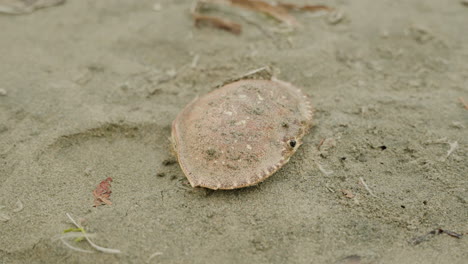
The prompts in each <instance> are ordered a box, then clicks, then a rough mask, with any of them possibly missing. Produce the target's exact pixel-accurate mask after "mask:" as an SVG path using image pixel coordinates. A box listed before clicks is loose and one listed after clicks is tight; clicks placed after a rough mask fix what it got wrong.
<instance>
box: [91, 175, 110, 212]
mask: <svg viewBox="0 0 468 264" xmlns="http://www.w3.org/2000/svg"><path fill="white" fill-rule="evenodd" d="M111 182H112V178H111V177H108V178H107V179H105V180H103V181H102V182H101V183H99V185H98V186H97V187H96V189H95V190H94V191H93V196H94V207H98V206H99V205H102V204H107V205H112V202H111V201H110V200H109V198H110V195H111V193H112V191H111V190H110V187H111V184H110V183H111Z"/></svg>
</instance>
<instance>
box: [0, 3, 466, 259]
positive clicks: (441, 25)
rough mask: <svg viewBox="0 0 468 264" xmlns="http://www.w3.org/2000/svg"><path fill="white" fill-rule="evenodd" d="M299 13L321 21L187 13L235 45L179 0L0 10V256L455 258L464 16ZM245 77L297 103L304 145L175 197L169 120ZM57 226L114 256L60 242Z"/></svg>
mask: <svg viewBox="0 0 468 264" xmlns="http://www.w3.org/2000/svg"><path fill="white" fill-rule="evenodd" d="M288 2H289V3H296V4H298V5H300V4H306V3H307V4H311V1H300V0H297V1H293V0H289V1H288ZM0 4H1V2H0ZM312 4H326V5H328V6H330V7H333V8H335V10H334V11H333V12H326V11H320V12H301V11H292V12H291V14H292V15H293V16H294V17H295V18H296V19H297V21H298V22H299V24H300V26H298V27H297V28H296V29H291V28H290V27H286V26H284V25H282V24H281V23H280V22H278V21H276V20H274V19H272V18H271V17H268V16H266V15H264V14H260V13H257V12H253V11H249V10H244V9H240V8H235V7H227V6H213V7H211V8H210V9H208V10H206V12H207V14H213V15H218V16H221V17H225V18H229V19H230V20H232V21H235V22H237V23H239V24H240V25H241V26H242V32H241V33H240V34H238V35H236V34H233V33H231V32H227V31H224V30H220V29H217V28H213V27H210V26H201V27H195V26H194V23H193V19H192V17H191V15H190V8H191V6H192V2H191V1H185V0H151V1H147V0H141V1H124V0H117V1H110V0H100V1H94V0H80V1H78V0H68V1H66V2H65V3H63V4H61V5H57V6H51V7H48V8H43V9H38V10H35V11H33V12H31V13H29V14H23V15H8V14H0V58H1V63H0V80H1V82H0V237H1V239H0V263H340V264H357V263H362V264H365V263H399V264H403V263H460V264H461V263H467V260H468V250H467V249H468V237H467V235H468V109H465V108H464V106H463V103H462V101H463V100H464V101H465V102H468V26H467V25H468V4H466V1H458V0H454V1H440V0H424V1H423V0H419V1H418V0H414V1H403V0H398V1H394V0H393V1H391V0H383V1H372V0H356V1H345V0H335V1H324V2H313V3H312ZM263 66H269V67H271V68H272V69H273V71H274V74H275V76H277V77H278V78H279V79H281V80H285V81H287V82H290V83H293V84H294V85H296V86H298V87H301V88H302V90H303V92H304V93H305V94H307V95H308V96H309V97H310V100H311V102H312V104H313V107H314V120H313V128H312V129H311V131H310V133H309V134H307V135H306V136H305V138H304V144H303V145H302V146H301V147H300V148H299V150H298V151H297V153H296V154H295V155H294V156H293V157H292V158H291V160H290V162H289V163H288V164H286V165H285V166H284V167H283V168H282V169H280V170H279V171H278V172H277V173H275V174H274V175H272V176H271V177H270V178H268V179H267V180H266V181H264V182H262V183H260V184H258V185H256V186H253V187H248V188H242V189H238V190H231V191H213V190H208V189H203V188H192V187H190V185H189V184H188V182H187V179H186V178H185V176H184V174H183V172H182V170H181V169H180V167H179V166H178V164H177V161H176V158H175V156H174V154H173V152H172V151H171V142H170V140H169V138H170V135H171V123H172V121H173V120H174V118H175V117H176V116H177V114H178V113H179V111H181V110H182V109H183V108H184V106H185V105H186V104H187V103H189V102H190V101H192V100H193V98H195V97H197V96H201V95H203V94H206V93H208V92H210V91H212V90H213V89H215V87H216V86H217V85H218V84H220V83H223V82H224V81H226V80H229V79H231V78H235V77H237V76H241V75H242V74H244V73H246V72H248V71H250V70H254V69H257V68H259V67H263ZM107 177H111V178H112V179H113V181H112V183H111V189H112V194H111V195H110V200H111V201H112V205H102V206H98V207H93V204H94V202H93V201H94V197H93V190H95V189H96V186H98V185H99V183H100V182H101V181H103V180H105V179H106V178H107ZM67 213H68V214H70V216H72V217H73V219H75V220H76V221H77V222H78V223H79V224H80V225H82V226H83V228H84V229H85V230H86V232H87V233H89V234H94V236H93V237H92V241H93V242H95V243H96V244H97V245H99V246H102V247H106V248H111V249H118V250H119V251H120V252H121V253H120V254H110V253H103V252H99V251H97V250H95V249H93V248H92V247H91V246H90V245H89V243H87V242H86V241H85V240H84V241H81V242H75V241H74V240H73V239H69V238H67V239H66V241H68V243H69V244H70V245H72V246H74V247H76V248H80V249H83V250H86V251H90V252H91V253H86V252H78V251H76V250H73V249H71V248H69V247H67V246H66V245H65V244H64V243H63V242H62V240H61V239H60V237H61V236H63V235H64V230H67V229H70V228H74V227H75V226H74V225H73V223H72V222H71V221H70V219H69V218H68V217H67ZM431 231H433V232H432V233H430V232H431ZM68 234H69V233H68ZM457 235H461V236H460V237H457ZM62 239H64V238H62Z"/></svg>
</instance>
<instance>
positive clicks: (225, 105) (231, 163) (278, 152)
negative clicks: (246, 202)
mask: <svg viewBox="0 0 468 264" xmlns="http://www.w3.org/2000/svg"><path fill="white" fill-rule="evenodd" d="M311 124H312V107H311V105H310V103H309V101H308V99H307V97H306V96H305V95H304V94H303V93H302V92H301V90H300V89H298V88H296V87H294V86H293V85H291V84H289V83H286V82H283V81H280V80H276V79H274V80H240V81H235V82H232V83H229V84H226V85H224V86H222V87H221V88H219V89H216V90H214V91H212V92H210V93H208V94H206V95H204V96H202V97H200V98H196V99H195V100H194V101H192V102H191V103H189V104H188V105H187V106H186V107H185V108H184V109H183V110H182V111H181V112H180V113H179V115H178V116H177V118H176V119H175V120H174V122H173V124H172V141H173V144H174V149H175V152H176V153H177V158H178V161H179V164H180V167H181V168H182V171H183V172H184V174H185V176H186V177H187V178H188V180H189V182H190V184H191V185H192V187H197V186H199V187H205V188H209V189H236V188H242V187H247V186H251V185H255V184H257V183H259V182H261V181H263V180H265V179H266V178H268V177H269V176H270V175H272V174H273V173H275V172H276V171H277V170H278V169H279V168H281V167H282V166H283V165H284V164H286V163H287V162H288V161H289V158H290V157H291V156H292V155H293V154H294V153H295V152H296V150H297V148H298V147H299V146H300V145H301V144H302V138H303V136H304V135H305V134H306V133H307V132H308V130H309V128H310V126H311Z"/></svg>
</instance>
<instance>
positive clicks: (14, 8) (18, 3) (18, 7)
mask: <svg viewBox="0 0 468 264" xmlns="http://www.w3.org/2000/svg"><path fill="white" fill-rule="evenodd" d="M63 3H65V0H0V13H5V14H10V15H23V14H29V13H32V12H34V11H36V10H37V9H41V8H46V7H51V6H57V5H61V4H63Z"/></svg>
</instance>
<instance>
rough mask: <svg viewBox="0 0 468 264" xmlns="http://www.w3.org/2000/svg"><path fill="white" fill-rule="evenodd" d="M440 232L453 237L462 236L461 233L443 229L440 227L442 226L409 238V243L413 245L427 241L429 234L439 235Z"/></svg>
mask: <svg viewBox="0 0 468 264" xmlns="http://www.w3.org/2000/svg"><path fill="white" fill-rule="evenodd" d="M440 234H447V235H449V236H451V237H455V238H458V239H460V238H462V236H463V234H458V233H455V232H453V231H449V230H445V229H442V228H437V229H434V230H432V231H431V232H429V233H427V234H424V235H422V236H418V237H415V238H413V239H412V240H411V243H412V244H413V245H418V244H420V243H422V242H424V241H427V240H428V239H429V237H430V236H434V235H440Z"/></svg>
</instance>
